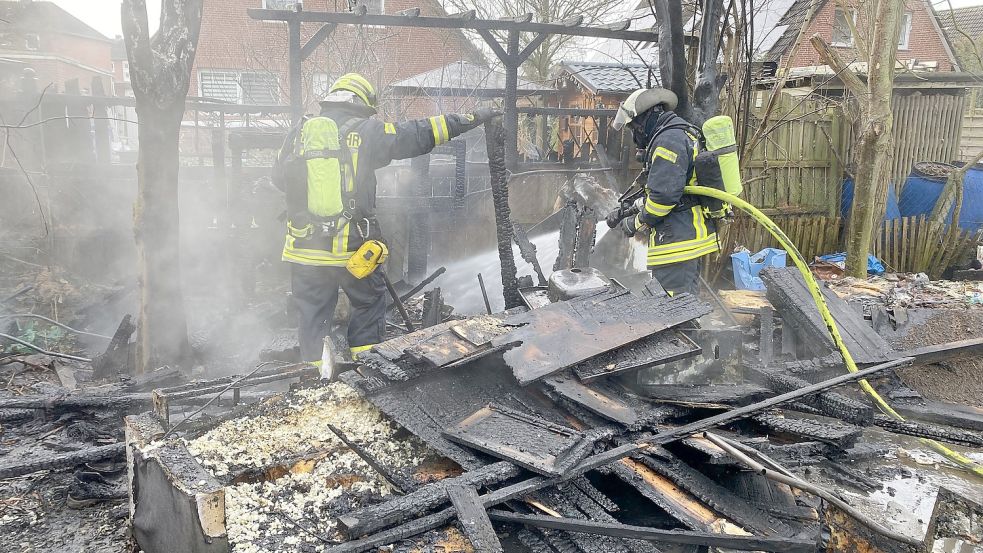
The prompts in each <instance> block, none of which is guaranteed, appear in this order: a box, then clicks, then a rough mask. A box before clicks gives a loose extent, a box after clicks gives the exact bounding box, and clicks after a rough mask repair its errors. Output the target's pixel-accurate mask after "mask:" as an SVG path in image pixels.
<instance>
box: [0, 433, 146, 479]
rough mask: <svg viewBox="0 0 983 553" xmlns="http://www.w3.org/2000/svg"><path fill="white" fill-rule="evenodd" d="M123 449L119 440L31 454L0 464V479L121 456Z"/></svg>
mask: <svg viewBox="0 0 983 553" xmlns="http://www.w3.org/2000/svg"><path fill="white" fill-rule="evenodd" d="M125 451H126V444H124V443H123V442H119V443H115V444H110V445H103V446H97V447H90V448H88V449H82V450H79V451H73V452H71V453H61V454H56V455H40V456H32V457H30V458H29V459H27V460H18V461H11V462H8V463H4V464H2V465H0V479H3V478H13V477H15V476H23V475H25V474H31V473H32V472H38V471H41V470H58V469H63V468H68V467H74V466H76V465H81V464H82V463H91V462H93V461H101V460H103V459H111V458H113V457H117V456H122V455H123V453H124V452H125Z"/></svg>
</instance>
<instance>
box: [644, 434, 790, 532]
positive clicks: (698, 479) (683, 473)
mask: <svg viewBox="0 0 983 553" xmlns="http://www.w3.org/2000/svg"><path fill="white" fill-rule="evenodd" d="M663 451H665V450H663ZM666 453H667V452H666ZM641 461H642V463H643V464H645V466H647V467H648V468H650V469H652V470H654V471H656V472H657V473H659V474H661V475H663V476H665V477H666V478H668V479H670V480H671V481H672V482H673V483H674V484H676V485H677V486H679V487H680V488H682V489H684V490H686V491H688V492H689V493H691V494H693V496H694V497H696V498H697V499H699V500H700V501H702V502H703V503H704V504H706V505H708V506H709V507H710V508H711V509H713V510H714V511H716V512H718V513H720V514H721V515H723V516H725V517H727V518H728V519H729V520H732V521H734V522H735V523H737V524H739V525H740V526H742V527H744V528H745V529H747V530H751V531H753V532H755V533H758V534H765V535H768V536H774V535H778V536H785V537H791V536H794V535H795V534H796V533H797V530H796V529H793V528H791V527H790V526H788V525H787V524H785V523H784V522H781V521H779V520H776V519H775V518H774V517H771V516H769V515H768V513H766V512H764V511H762V510H761V509H758V508H757V507H754V506H753V505H751V504H749V503H748V502H747V501H745V500H744V499H742V498H740V497H737V496H736V495H734V493H733V492H731V491H730V490H728V489H727V488H725V487H723V486H721V485H719V484H717V483H716V482H714V481H713V480H711V479H710V478H709V477H707V476H706V475H704V474H703V473H702V472H700V471H698V470H696V469H694V468H693V467H691V466H689V465H687V464H686V463H684V462H682V461H680V460H679V459H676V458H675V457H674V456H671V455H669V456H666V457H661V454H660V457H655V456H653V455H646V456H643V457H642V458H641Z"/></svg>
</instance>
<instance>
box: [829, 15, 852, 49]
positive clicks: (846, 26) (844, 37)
mask: <svg viewBox="0 0 983 553" xmlns="http://www.w3.org/2000/svg"><path fill="white" fill-rule="evenodd" d="M848 17H849V18H850V19H849V20H848V19H847V18H848ZM856 22H857V12H855V11H853V10H849V11H846V12H845V11H843V10H841V9H837V10H836V13H835V19H834V20H833V40H832V41H831V42H830V44H831V45H832V46H853V33H852V32H851V31H850V26H851V24H853V25H854V26H855V25H856Z"/></svg>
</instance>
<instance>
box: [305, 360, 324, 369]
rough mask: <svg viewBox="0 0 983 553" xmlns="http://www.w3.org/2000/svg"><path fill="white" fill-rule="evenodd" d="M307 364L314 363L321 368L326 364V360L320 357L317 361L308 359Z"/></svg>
mask: <svg viewBox="0 0 983 553" xmlns="http://www.w3.org/2000/svg"><path fill="white" fill-rule="evenodd" d="M307 364H308V365H314V366H315V367H317V368H319V369H320V368H321V366H322V365H324V361H323V360H321V359H318V360H317V361H307Z"/></svg>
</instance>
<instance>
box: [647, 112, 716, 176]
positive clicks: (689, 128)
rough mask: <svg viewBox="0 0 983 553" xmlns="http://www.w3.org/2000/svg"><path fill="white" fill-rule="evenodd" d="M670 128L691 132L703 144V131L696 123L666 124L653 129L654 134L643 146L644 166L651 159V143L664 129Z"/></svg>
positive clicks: (653, 142)
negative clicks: (655, 129) (646, 144)
mask: <svg viewBox="0 0 983 553" xmlns="http://www.w3.org/2000/svg"><path fill="white" fill-rule="evenodd" d="M672 129H679V130H682V131H687V132H691V133H692V134H693V135H694V136H696V139H697V140H698V141H699V142H700V144H701V146H702V144H703V132H702V131H701V130H700V129H699V127H697V126H696V125H693V124H692V123H675V124H672V125H666V126H665V127H662V128H661V129H659V130H657V131H655V134H653V135H652V138H650V139H649V143H648V146H646V147H645V164H646V166H647V165H648V164H649V163H651V160H652V145H653V144H655V139H656V138H658V137H659V135H661V134H662V133H664V132H666V131H669V130H672Z"/></svg>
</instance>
